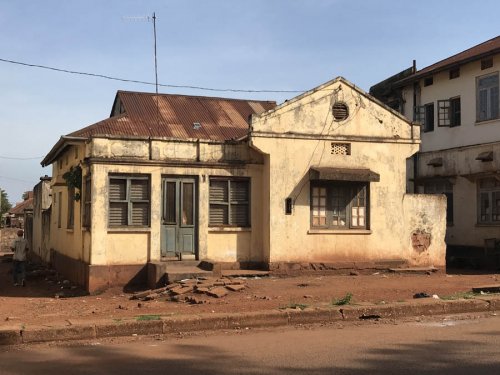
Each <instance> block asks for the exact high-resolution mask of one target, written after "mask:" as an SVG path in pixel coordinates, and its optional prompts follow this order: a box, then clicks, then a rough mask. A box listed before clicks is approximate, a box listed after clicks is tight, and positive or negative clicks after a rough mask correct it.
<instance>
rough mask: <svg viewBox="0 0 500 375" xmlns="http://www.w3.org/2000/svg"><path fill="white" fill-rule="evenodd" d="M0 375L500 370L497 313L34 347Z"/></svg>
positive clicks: (4, 356) (4, 365) (8, 355)
mask: <svg viewBox="0 0 500 375" xmlns="http://www.w3.org/2000/svg"><path fill="white" fill-rule="evenodd" d="M0 374H51V375H59V374H61V375H62V374H121V375H122V374H178V375H182V374H222V375H224V374H308V375H318V374H370V375H371V374H384V375H388V374H429V375H433V374H436V375H438V374H439V375H443V374H468V375H469V374H474V375H480V374H492V375H493V374H495V375H498V374H500V317H491V318H482V319H472V320H445V321H442V320H439V321H427V322H421V323H419V322H413V323H401V324H398V325H392V324H372V323H368V324H363V325H361V326H345V327H343V328H342V329H341V328H338V327H317V328H312V329H311V328H309V329H305V328H296V329H279V330H273V331H259V332H248V331H245V332H244V333H240V334H234V333H218V334H211V335H206V336H196V337H189V338H166V339H165V340H164V341H161V340H154V339H150V338H147V339H146V338H137V339H136V340H135V341H134V342H122V343H99V342H96V341H95V342H90V343H89V344H86V345H78V346H71V347H68V346H63V347H60V346H59V347H57V346H48V345H42V346H31V347H25V348H20V349H19V348H18V349H15V350H9V351H8V352H2V353H0Z"/></svg>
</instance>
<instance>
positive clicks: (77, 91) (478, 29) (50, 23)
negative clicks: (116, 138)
mask: <svg viewBox="0 0 500 375" xmlns="http://www.w3.org/2000/svg"><path fill="white" fill-rule="evenodd" d="M153 12H156V16H157V33H158V74H159V82H160V83H163V84H174V85H193V86H204V87H213V88H236V89H250V90H260V89H271V90H308V89H311V88H313V87H315V86H317V85H319V84H321V83H323V82H325V81H328V80H330V79H332V78H334V77H336V76H344V77H345V78H347V79H348V80H350V81H351V82H353V83H355V84H356V85H358V86H359V87H361V88H363V89H365V90H368V89H369V87H370V86H371V85H373V84H374V83H377V82H379V81H381V80H383V79H384V78H387V77H388V76H390V75H392V74H394V73H396V72H398V71H400V70H402V69H404V68H407V67H409V66H410V65H411V63H412V60H413V59H416V60H417V67H418V68H419V69H420V68H423V67H425V66H427V65H430V64H432V63H434V62H436V61H438V60H441V59H443V58H446V57H448V56H450V55H452V54H455V53H457V52H460V51H462V50H464V49H467V48H469V47H471V46H473V45H475V44H478V43H480V42H483V41H485V40H487V39H490V38H493V37H495V36H497V35H498V34H499V30H500V28H499V19H498V14H499V13H500V2H499V1H498V0H483V1H480V2H475V1H470V0H467V1H464V0H454V1H452V0H440V1H436V0H420V1H418V2H417V1H406V0H378V1H370V0H364V1H362V0H245V1H243V0H241V1H240V0H231V1H229V0H224V1H223V0H162V1H153V0H151V1H148V0H142V1H140V0H119V1H117V0H107V1H99V0H85V1H84V0H80V1H76V0H65V1H63V0H59V1H55V0H44V1H35V0H31V1H28V0H18V1H13V0H0V58H1V59H8V60H15V61H21V62H26V63H31V64H39V65H46V66H52V67H56V68H62V69H69V70H74V71H82V72H90V73H97V74H103V75H109V76H114V77H120V78H127V79H134V80H140V81H148V82H153V81H154V60H153V36H152V24H151V23H149V22H147V21H137V20H134V18H132V17H137V16H148V15H149V16H150V15H151V14H152V13H153ZM0 88H1V90H0V187H1V188H3V189H5V190H6V191H7V193H8V195H9V198H10V201H11V202H15V201H19V200H20V199H21V194H22V192H23V191H26V190H30V189H31V188H32V187H33V185H35V184H36V183H37V182H38V181H39V177H40V176H43V175H45V174H48V175H51V172H52V171H51V168H50V167H47V168H41V166H40V160H41V156H44V155H45V154H46V153H47V152H48V151H49V150H50V149H51V147H52V146H53V145H54V143H55V142H56V141H57V140H58V139H59V137H60V136H61V135H63V134H67V133H69V132H71V131H74V130H76V129H79V128H82V127H84V126H87V125H90V124H92V123H95V122H97V121H99V120H102V119H104V118H106V117H108V116H109V113H110V110H111V105H112V103H113V99H114V95H115V93H116V91H117V90H130V91H154V86H148V85H140V84H132V83H125V82H117V81H110V80H105V79H100V78H92V77H85V76H78V75H72V74H64V73H58V72H53V71H48V70H42V69H37V68H30V67H24V66H19V65H14V64H9V63H5V62H0ZM160 91H161V92H168V93H182V94H195V95H210V96H227V97H239V98H255V99H268V100H276V101H278V102H282V101H284V100H285V99H287V98H291V97H293V96H295V94H289V93H288V94H283V93H251V94H250V93H227V92H207V91H200V90H190V89H169V88H161V89H160ZM8 158H33V159H29V160H19V159H15V160H12V159H8Z"/></svg>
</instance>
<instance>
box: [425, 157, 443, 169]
mask: <svg viewBox="0 0 500 375" xmlns="http://www.w3.org/2000/svg"><path fill="white" fill-rule="evenodd" d="M427 165H430V166H433V167H442V166H443V158H434V159H431V160H429V161H428V162H427Z"/></svg>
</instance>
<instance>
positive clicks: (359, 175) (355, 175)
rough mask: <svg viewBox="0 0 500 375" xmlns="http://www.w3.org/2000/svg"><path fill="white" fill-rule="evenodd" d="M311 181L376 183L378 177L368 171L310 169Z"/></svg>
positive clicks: (325, 168) (330, 168) (326, 168)
mask: <svg viewBox="0 0 500 375" xmlns="http://www.w3.org/2000/svg"><path fill="white" fill-rule="evenodd" d="M309 178H310V179H311V180H330V181H365V182H378V181H380V175H379V174H378V173H375V172H373V171H371V170H369V169H354V168H332V167H311V169H310V170H309Z"/></svg>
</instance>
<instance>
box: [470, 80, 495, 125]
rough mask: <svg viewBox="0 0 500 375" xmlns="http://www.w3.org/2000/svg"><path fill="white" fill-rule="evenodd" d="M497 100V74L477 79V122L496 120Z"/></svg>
mask: <svg viewBox="0 0 500 375" xmlns="http://www.w3.org/2000/svg"><path fill="white" fill-rule="evenodd" d="M499 100H500V99H499V96H498V72H497V73H494V74H488V75H485V76H481V77H477V85H476V102H477V110H476V119H477V121H487V120H493V119H496V118H498V107H499Z"/></svg>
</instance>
